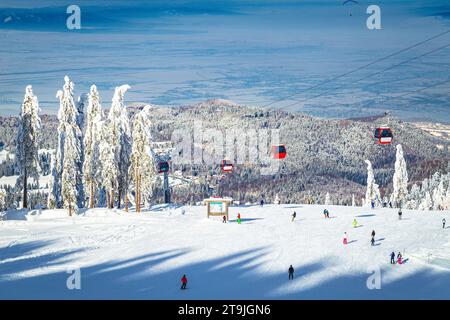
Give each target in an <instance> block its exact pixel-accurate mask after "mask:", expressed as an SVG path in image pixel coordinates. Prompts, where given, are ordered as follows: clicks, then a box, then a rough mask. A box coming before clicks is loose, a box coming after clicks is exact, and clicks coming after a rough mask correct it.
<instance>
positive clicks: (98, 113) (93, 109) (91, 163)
mask: <svg viewBox="0 0 450 320" xmlns="http://www.w3.org/2000/svg"><path fill="white" fill-rule="evenodd" d="M102 119H103V112H102V106H101V101H100V95H99V93H98V91H97V87H96V86H95V85H92V86H91V89H90V92H89V97H88V106H87V112H86V132H85V136H84V163H83V177H84V181H85V184H86V185H87V186H88V188H89V208H93V207H94V204H95V194H96V189H97V188H98V186H99V184H100V182H101V181H100V179H101V170H100V165H99V156H100V153H99V144H100V140H101V129H100V128H99V123H100V122H101V121H102Z"/></svg>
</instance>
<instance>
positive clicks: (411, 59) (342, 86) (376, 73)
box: [281, 43, 450, 110]
mask: <svg viewBox="0 0 450 320" xmlns="http://www.w3.org/2000/svg"><path fill="white" fill-rule="evenodd" d="M448 47H450V43H449V44H446V45H445V46H442V47H438V48H436V49H433V50H431V51H428V52H426V53H423V54H421V55H419V56H416V57H412V58H410V59H407V60H404V61H402V62H400V63H397V64H394V65H392V66H389V67H387V68H385V69H383V70H380V71H377V72H375V73H371V74H369V75H366V76H364V77H361V78H359V79H357V80H355V81H353V82H349V83H346V84H344V85H341V86H339V87H337V88H334V89H331V90H328V91H325V92H322V93H320V94H317V95H315V96H313V97H310V98H306V99H303V100H300V101H296V102H294V103H291V104H288V105H286V106H284V107H282V108H281V110H285V109H287V108H290V107H292V106H295V105H297V104H299V103H303V102H306V101H309V100H313V99H316V98H319V97H321V96H324V95H326V94H329V93H331V92H333V91H335V90H339V89H342V88H344V87H345V86H347V85H349V84H355V83H358V82H360V81H361V80H365V79H367V78H370V77H373V76H376V75H378V74H381V73H383V72H385V71H389V70H392V69H394V68H396V67H399V66H401V65H404V64H405V63H408V62H411V61H413V60H417V59H420V58H423V57H424V56H427V55H429V54H432V53H435V52H437V51H439V50H442V49H446V48H448Z"/></svg>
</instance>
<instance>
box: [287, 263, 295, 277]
mask: <svg viewBox="0 0 450 320" xmlns="http://www.w3.org/2000/svg"><path fill="white" fill-rule="evenodd" d="M288 274H289V280H294V267H293V266H292V264H291V266H290V267H289V270H288Z"/></svg>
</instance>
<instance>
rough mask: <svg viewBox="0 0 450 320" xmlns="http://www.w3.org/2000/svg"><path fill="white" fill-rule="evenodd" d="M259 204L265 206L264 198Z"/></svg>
mask: <svg viewBox="0 0 450 320" xmlns="http://www.w3.org/2000/svg"><path fill="white" fill-rule="evenodd" d="M259 204H260V205H261V207H262V206H264V199H261V201H260V202H259Z"/></svg>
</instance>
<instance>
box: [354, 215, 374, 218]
mask: <svg viewBox="0 0 450 320" xmlns="http://www.w3.org/2000/svg"><path fill="white" fill-rule="evenodd" d="M375 216H376V214H360V215H359V216H355V217H356V218H369V217H375Z"/></svg>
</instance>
